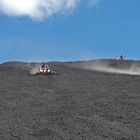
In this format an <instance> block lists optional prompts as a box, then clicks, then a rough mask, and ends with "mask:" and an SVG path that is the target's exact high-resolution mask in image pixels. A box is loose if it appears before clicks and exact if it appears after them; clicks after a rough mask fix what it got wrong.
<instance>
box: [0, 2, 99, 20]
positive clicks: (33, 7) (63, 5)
mask: <svg viewBox="0 0 140 140" xmlns="http://www.w3.org/2000/svg"><path fill="white" fill-rule="evenodd" d="M89 1H90V3H91V4H94V5H95V4H96V2H97V0H89ZM79 2H82V0H0V12H1V13H4V14H6V15H8V16H29V17H30V18H33V19H37V20H41V19H43V18H45V17H50V16H52V15H54V14H58V13H67V12H69V11H72V10H73V9H75V8H76V6H77V5H78V3H79Z"/></svg>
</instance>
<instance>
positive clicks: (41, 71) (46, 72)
mask: <svg viewBox="0 0 140 140" xmlns="http://www.w3.org/2000/svg"><path fill="white" fill-rule="evenodd" d="M36 74H42V75H52V74H56V72H55V71H51V70H50V68H49V67H40V68H39V72H38V73H36Z"/></svg>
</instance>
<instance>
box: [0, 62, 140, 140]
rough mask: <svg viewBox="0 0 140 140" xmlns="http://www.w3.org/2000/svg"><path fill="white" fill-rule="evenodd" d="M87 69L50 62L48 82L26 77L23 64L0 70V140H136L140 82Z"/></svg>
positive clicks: (139, 123)
mask: <svg viewBox="0 0 140 140" xmlns="http://www.w3.org/2000/svg"><path fill="white" fill-rule="evenodd" d="M103 62H105V63H107V64H108V65H109V66H111V67H114V68H120V69H126V68H128V67H129V66H130V65H132V64H133V63H134V64H135V65H137V66H139V65H140V62H139V61H137V62H136V61H125V62H121V61H114V60H103ZM92 63H95V61H89V62H73V63H60V62H52V63H49V66H50V67H51V68H52V69H53V70H55V71H56V72H57V73H58V74H56V75H52V76H43V75H37V76H33V75H30V72H29V70H30V66H29V64H27V63H21V62H8V63H4V64H1V65H0V83H1V84H0V140H140V76H138V75H124V74H115V73H114V74H113V73H106V72H98V71H93V70H85V69H82V68H81V64H87V65H90V64H92ZM31 65H32V66H33V65H35V64H31Z"/></svg>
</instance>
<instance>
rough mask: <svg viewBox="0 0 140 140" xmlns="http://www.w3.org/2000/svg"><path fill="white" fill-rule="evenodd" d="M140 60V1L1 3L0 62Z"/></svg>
mask: <svg viewBox="0 0 140 140" xmlns="http://www.w3.org/2000/svg"><path fill="white" fill-rule="evenodd" d="M121 53H122V54H124V55H127V56H128V58H130V59H140V0H134V1H132V0H0V62H5V61H9V60H11V61H12V60H19V61H42V60H52V61H53V60H58V61H59V60H61V61H71V60H87V59H95V58H114V57H115V56H116V55H119V54H121Z"/></svg>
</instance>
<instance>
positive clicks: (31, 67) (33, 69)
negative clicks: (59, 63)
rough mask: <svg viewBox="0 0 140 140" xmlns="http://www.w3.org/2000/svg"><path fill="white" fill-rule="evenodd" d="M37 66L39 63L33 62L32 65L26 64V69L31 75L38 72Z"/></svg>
mask: <svg viewBox="0 0 140 140" xmlns="http://www.w3.org/2000/svg"><path fill="white" fill-rule="evenodd" d="M39 67H40V65H39V64H34V65H31V64H28V70H29V72H30V74H31V75H34V74H36V73H38V72H39Z"/></svg>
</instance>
